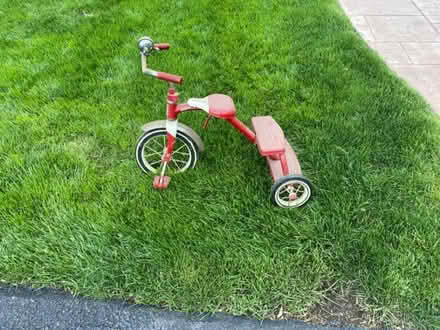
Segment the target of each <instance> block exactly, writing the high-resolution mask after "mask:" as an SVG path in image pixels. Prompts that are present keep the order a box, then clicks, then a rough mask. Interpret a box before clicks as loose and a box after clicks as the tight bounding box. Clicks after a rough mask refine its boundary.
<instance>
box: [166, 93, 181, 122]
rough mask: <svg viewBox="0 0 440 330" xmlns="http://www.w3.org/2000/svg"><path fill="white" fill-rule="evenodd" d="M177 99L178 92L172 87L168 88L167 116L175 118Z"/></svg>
mask: <svg viewBox="0 0 440 330" xmlns="http://www.w3.org/2000/svg"><path fill="white" fill-rule="evenodd" d="M178 100H179V93H177V92H176V90H175V89H174V88H172V87H170V88H168V96H167V103H168V104H167V118H168V119H171V120H174V119H176V118H177V114H178V111H177V101H178Z"/></svg>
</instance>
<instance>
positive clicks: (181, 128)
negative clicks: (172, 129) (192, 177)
mask: <svg viewBox="0 0 440 330" xmlns="http://www.w3.org/2000/svg"><path fill="white" fill-rule="evenodd" d="M177 126H178V127H177V131H178V132H182V133H183V134H186V135H188V136H189V137H190V138H191V139H193V140H194V142H195V143H196V144H197V147H198V148H199V151H200V152H202V151H204V150H205V146H204V144H203V142H202V139H201V138H200V136H199V135H198V134H197V133H196V132H194V130H193V129H192V128H191V127H189V126H187V125H185V124H182V123H180V122H179V123H178V125H177ZM159 128H164V129H165V130H166V128H167V121H166V120H155V121H152V122H149V123H147V124H145V125H144V126H142V130H143V131H144V132H148V131H151V130H153V129H159Z"/></svg>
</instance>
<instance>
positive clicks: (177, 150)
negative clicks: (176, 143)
mask: <svg viewBox="0 0 440 330" xmlns="http://www.w3.org/2000/svg"><path fill="white" fill-rule="evenodd" d="M183 147H186V145H184V144H183V145H181V146H180V147H179V148H177V149H176V150H175V151H174V152H179V150H180V149H182V148H183Z"/></svg>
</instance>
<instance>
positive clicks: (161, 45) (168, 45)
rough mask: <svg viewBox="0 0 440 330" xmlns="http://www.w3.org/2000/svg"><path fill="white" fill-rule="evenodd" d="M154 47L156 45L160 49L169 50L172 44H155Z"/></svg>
mask: <svg viewBox="0 0 440 330" xmlns="http://www.w3.org/2000/svg"><path fill="white" fill-rule="evenodd" d="M154 47H156V48H157V49H159V50H168V49H169V48H170V44H165V43H160V44H154Z"/></svg>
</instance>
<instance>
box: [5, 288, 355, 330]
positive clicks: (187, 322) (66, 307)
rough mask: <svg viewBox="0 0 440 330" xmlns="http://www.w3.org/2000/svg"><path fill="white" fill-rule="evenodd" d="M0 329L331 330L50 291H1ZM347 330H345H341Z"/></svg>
mask: <svg viewBox="0 0 440 330" xmlns="http://www.w3.org/2000/svg"><path fill="white" fill-rule="evenodd" d="M0 329H8V330H9V329H26V330H29V329H124V330H125V329H161V330H162V329H176V330H183V329H191V330H192V329H210V330H218V329H243V330H246V329H274V330H275V329H276V330H278V329H280V330H281V329H320V330H321V329H336V328H330V327H317V326H311V325H308V324H305V323H303V322H300V321H294V320H289V321H258V320H251V319H246V318H242V317H233V316H229V315H226V314H216V315H214V316H212V315H209V316H208V315H202V314H198V315H187V314H184V313H177V312H169V311H162V310H159V309H156V308H151V307H147V306H141V305H132V304H128V303H126V302H123V301H116V300H113V301H100V300H93V299H88V298H83V297H74V296H72V295H70V294H67V293H64V292H60V291H57V290H51V289H38V290H34V289H28V288H14V287H8V286H0ZM346 329H348V328H346Z"/></svg>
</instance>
